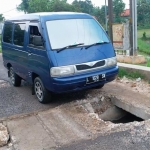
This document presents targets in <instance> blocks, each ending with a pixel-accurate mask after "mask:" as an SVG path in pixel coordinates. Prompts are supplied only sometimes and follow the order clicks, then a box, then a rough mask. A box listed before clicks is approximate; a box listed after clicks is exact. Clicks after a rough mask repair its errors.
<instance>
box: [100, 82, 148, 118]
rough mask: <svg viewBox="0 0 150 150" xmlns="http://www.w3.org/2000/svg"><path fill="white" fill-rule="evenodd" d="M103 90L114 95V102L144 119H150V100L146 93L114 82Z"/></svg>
mask: <svg viewBox="0 0 150 150" xmlns="http://www.w3.org/2000/svg"><path fill="white" fill-rule="evenodd" d="M103 90H104V91H105V92H106V93H108V94H109V95H112V96H113V97H112V102H113V103H114V104H115V105H116V106H117V107H119V108H122V109H124V110H126V111H128V112H130V113H131V114H133V115H135V116H137V117H140V118H142V119H144V120H146V119H150V100H149V98H148V97H146V96H145V95H142V94H140V93H135V92H133V91H130V90H129V89H127V88H125V87H122V86H120V85H117V83H115V82H112V83H109V84H107V85H105V86H104V88H103Z"/></svg>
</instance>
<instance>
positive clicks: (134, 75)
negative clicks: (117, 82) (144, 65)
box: [118, 68, 145, 79]
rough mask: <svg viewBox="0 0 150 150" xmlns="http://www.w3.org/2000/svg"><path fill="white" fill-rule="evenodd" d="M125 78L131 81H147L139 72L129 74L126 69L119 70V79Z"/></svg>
mask: <svg viewBox="0 0 150 150" xmlns="http://www.w3.org/2000/svg"><path fill="white" fill-rule="evenodd" d="M124 76H125V77H127V78H129V79H137V78H141V79H145V76H144V75H143V74H141V73H139V72H138V71H132V72H129V71H127V70H126V69H124V68H119V73H118V77H120V78H123V77H124Z"/></svg>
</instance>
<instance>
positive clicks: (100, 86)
mask: <svg viewBox="0 0 150 150" xmlns="http://www.w3.org/2000/svg"><path fill="white" fill-rule="evenodd" d="M103 86H104V84H101V85H99V86H96V87H94V88H95V89H101V88H102V87H103Z"/></svg>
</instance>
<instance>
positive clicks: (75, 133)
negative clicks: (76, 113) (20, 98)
mask: <svg viewBox="0 0 150 150" xmlns="http://www.w3.org/2000/svg"><path fill="white" fill-rule="evenodd" d="M38 116H39V118H40V119H41V121H42V122H44V124H45V126H46V127H47V129H48V131H49V132H50V133H52V135H53V136H54V138H55V140H56V141H57V143H58V144H59V145H65V144H70V143H73V142H76V141H79V140H83V139H88V138H89V132H88V131H87V130H85V129H84V128H83V127H82V126H81V125H79V124H78V123H77V122H75V121H74V120H73V119H72V118H71V117H70V116H69V115H67V114H66V113H65V112H63V111H62V110H59V109H56V110H53V111H49V112H48V111H47V112H42V113H39V115H38Z"/></svg>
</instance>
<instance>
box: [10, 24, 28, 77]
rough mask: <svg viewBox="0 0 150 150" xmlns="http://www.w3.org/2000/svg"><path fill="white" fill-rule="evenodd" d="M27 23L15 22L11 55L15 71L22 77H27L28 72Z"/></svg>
mask: <svg viewBox="0 0 150 150" xmlns="http://www.w3.org/2000/svg"><path fill="white" fill-rule="evenodd" d="M25 31H26V23H25V22H20V23H19V22H15V23H14V30H13V38H12V52H11V57H12V59H13V68H14V70H15V72H16V73H17V74H18V75H19V76H20V77H22V78H23V79H25V78H26V72H27V56H28V55H27V51H26V50H25V45H26V39H25V34H26V32H25Z"/></svg>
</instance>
